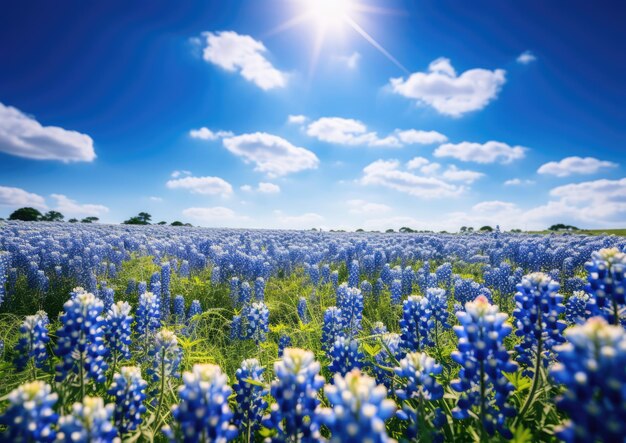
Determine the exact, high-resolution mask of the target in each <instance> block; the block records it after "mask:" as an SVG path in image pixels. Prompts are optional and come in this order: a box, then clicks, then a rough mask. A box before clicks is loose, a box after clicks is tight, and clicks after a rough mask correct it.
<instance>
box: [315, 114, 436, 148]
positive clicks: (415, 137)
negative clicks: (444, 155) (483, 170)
mask: <svg viewBox="0 0 626 443" xmlns="http://www.w3.org/2000/svg"><path fill="white" fill-rule="evenodd" d="M306 133H307V135H309V136H311V137H315V138H317V139H318V140H321V141H323V142H327V143H334V144H337V145H344V146H370V147H388V148H400V147H402V146H404V145H405V144H416V143H419V144H431V143H438V142H444V141H446V140H447V138H446V136H445V135H443V134H440V133H439V132H436V131H418V130H415V129H409V130H404V131H403V130H399V129H396V130H395V132H394V133H392V134H390V135H388V136H386V137H379V136H378V134H377V133H376V132H373V131H369V130H368V129H367V126H366V125H365V123H363V122H361V121H359V120H355V119H352V118H342V117H322V118H320V119H318V120H315V121H314V122H311V123H309V125H308V126H307V129H306Z"/></svg>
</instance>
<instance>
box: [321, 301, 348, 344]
mask: <svg viewBox="0 0 626 443" xmlns="http://www.w3.org/2000/svg"><path fill="white" fill-rule="evenodd" d="M343 330H344V323H343V315H342V312H341V309H339V308H337V307H336V306H331V307H329V308H326V311H324V324H323V325H322V349H323V350H325V351H328V350H330V348H331V347H332V345H333V344H334V343H335V340H337V337H338V336H340V335H341V334H343Z"/></svg>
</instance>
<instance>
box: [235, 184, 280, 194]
mask: <svg viewBox="0 0 626 443" xmlns="http://www.w3.org/2000/svg"><path fill="white" fill-rule="evenodd" d="M240 189H241V190H242V191H244V192H255V191H256V192H258V193H259V194H278V193H279V192H280V186H278V185H275V184H274V183H265V182H260V183H259V185H258V186H257V187H256V188H253V187H252V186H250V185H243V186H241V188H240Z"/></svg>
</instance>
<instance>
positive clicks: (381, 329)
mask: <svg viewBox="0 0 626 443" xmlns="http://www.w3.org/2000/svg"><path fill="white" fill-rule="evenodd" d="M388 332H389V330H388V329H387V326H385V324H384V323H383V322H382V321H377V322H375V323H374V325H373V326H372V335H383V334H386V333H388Z"/></svg>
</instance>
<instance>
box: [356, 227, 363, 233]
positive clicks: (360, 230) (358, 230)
mask: <svg viewBox="0 0 626 443" xmlns="http://www.w3.org/2000/svg"><path fill="white" fill-rule="evenodd" d="M355 232H365V231H364V230H363V229H362V228H359V229H357V230H356V231H355Z"/></svg>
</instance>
